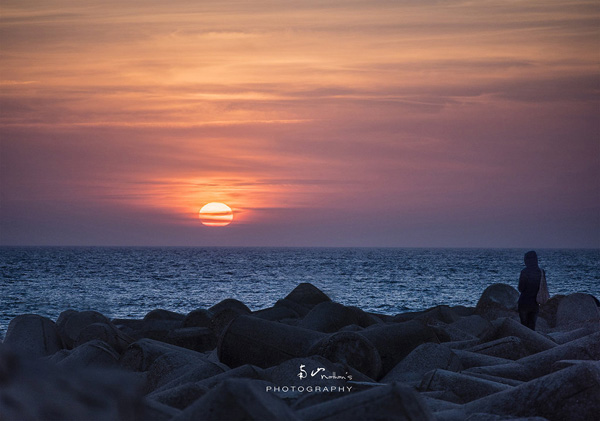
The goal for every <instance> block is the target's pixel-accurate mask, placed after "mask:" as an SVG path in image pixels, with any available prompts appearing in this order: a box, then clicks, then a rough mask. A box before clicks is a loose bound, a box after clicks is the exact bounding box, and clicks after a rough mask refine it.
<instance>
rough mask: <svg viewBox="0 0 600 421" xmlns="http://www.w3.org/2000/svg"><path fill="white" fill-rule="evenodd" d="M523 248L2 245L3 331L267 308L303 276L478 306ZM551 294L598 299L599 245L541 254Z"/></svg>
mask: <svg viewBox="0 0 600 421" xmlns="http://www.w3.org/2000/svg"><path fill="white" fill-rule="evenodd" d="M525 251H527V250H525V249H425V248H415V249H411V248H190V247H168V248H159V247H0V300H1V301H0V337H3V336H4V333H5V332H6V328H7V327H8V323H9V322H10V320H11V319H12V318H13V317H15V316H17V315H19V314H26V313H35V314H40V315H43V316H47V317H50V318H51V319H52V320H56V318H57V317H58V315H59V314H60V313H61V312H62V311H64V310H66V309H74V310H78V311H82V310H96V311H99V312H100V313H103V314H104V315H106V316H108V317H110V318H117V317H119V318H142V317H143V316H144V315H145V314H146V313H148V312H149V311H151V310H153V309H157V308H162V309H166V310H171V311H176V312H180V313H188V312H190V311H192V310H194V309H197V308H208V307H210V306H212V305H214V304H216V303H218V302H219V301H221V300H223V299H225V298H236V299H238V300H240V301H242V302H244V303H245V304H246V305H247V306H248V307H250V308H251V309H252V310H258V309H261V308H265V307H268V306H271V305H273V304H274V303H275V302H276V301H277V300H278V299H280V298H283V297H285V296H286V295H287V294H288V293H289V292H290V291H292V290H293V289H294V287H296V286H297V285H298V284H299V283H301V282H310V283H312V284H314V285H315V286H317V287H318V288H320V289H321V290H322V291H324V292H325V293H326V294H327V295H329V297H331V298H332V299H333V300H335V301H337V302H340V303H342V304H345V305H351V306H358V307H360V308H362V309H364V310H367V311H373V312H377V313H383V314H397V313H400V312H406V311H416V310H423V309H426V308H430V307H433V306H436V305H440V304H447V305H465V306H475V305H476V304H477V301H478V299H479V297H480V296H481V293H482V292H483V290H484V289H485V288H486V287H487V286H489V285H491V284H494V283H499V282H501V283H506V284H510V285H512V286H514V287H515V288H516V287H517V285H518V279H519V272H520V271H521V269H522V268H523V263H522V261H523V254H524V253H525ZM537 252H538V256H539V260H540V266H541V267H542V268H544V269H545V270H546V276H547V280H548V287H549V290H550V294H551V295H555V294H570V293H574V292H585V293H589V294H593V295H595V296H596V297H600V250H599V249H593V250H575V249H546V250H537Z"/></svg>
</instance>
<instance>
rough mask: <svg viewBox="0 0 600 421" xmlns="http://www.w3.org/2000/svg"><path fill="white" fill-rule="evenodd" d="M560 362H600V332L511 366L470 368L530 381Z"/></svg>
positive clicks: (544, 373) (518, 361) (475, 370)
mask: <svg viewBox="0 0 600 421" xmlns="http://www.w3.org/2000/svg"><path fill="white" fill-rule="evenodd" d="M560 360H600V332H598V333H594V334H592V335H588V336H585V337H583V338H580V339H576V340H574V341H571V342H568V343H566V344H564V345H559V346H556V347H554V348H551V349H549V350H547V351H542V352H538V353H537V354H533V355H530V356H528V357H525V358H521V359H520V360H517V361H515V362H513V363H510V364H501V365H494V366H489V367H475V368H469V369H468V371H472V372H474V373H483V374H489V375H492V376H498V377H505V378H509V379H515V380H522V381H529V380H533V379H536V378H538V377H541V376H545V375H547V374H549V373H550V372H551V370H552V365H553V364H554V363H556V362H557V361H560Z"/></svg>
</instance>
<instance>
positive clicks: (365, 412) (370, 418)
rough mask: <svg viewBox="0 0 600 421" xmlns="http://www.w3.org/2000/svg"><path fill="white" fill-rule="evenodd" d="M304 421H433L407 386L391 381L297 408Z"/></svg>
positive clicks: (422, 402)
mask: <svg viewBox="0 0 600 421" xmlns="http://www.w3.org/2000/svg"><path fill="white" fill-rule="evenodd" d="M298 417H299V418H300V419H303V420H307V421H333V420H363V421H375V420H392V419H393V420H399V421H403V420H423V421H428V420H431V421H433V420H434V419H435V418H434V417H433V414H432V412H431V411H430V409H429V408H428V407H427V405H426V404H425V402H424V401H423V399H422V398H421V397H420V396H419V395H418V394H417V393H416V392H415V391H414V390H412V389H411V388H409V387H407V386H404V385H401V384H400V383H393V384H390V385H386V386H381V387H376V388H372V389H370V390H366V391H364V392H358V393H347V394H346V395H345V396H343V397H340V398H337V399H333V400H330V401H328V402H325V403H321V404H318V405H312V406H309V407H308V408H305V409H302V410H300V411H298Z"/></svg>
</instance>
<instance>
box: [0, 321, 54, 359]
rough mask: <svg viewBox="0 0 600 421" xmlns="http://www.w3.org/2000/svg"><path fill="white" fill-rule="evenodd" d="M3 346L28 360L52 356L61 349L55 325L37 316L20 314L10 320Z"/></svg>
mask: <svg viewBox="0 0 600 421" xmlns="http://www.w3.org/2000/svg"><path fill="white" fill-rule="evenodd" d="M4 345H6V346H8V347H10V348H11V349H13V350H14V351H15V352H18V353H19V354H21V355H23V356H26V357H29V358H40V357H45V356H48V355H52V354H54V353H55V352H57V351H59V350H61V349H62V348H63V343H62V340H61V338H60V336H59V334H58V329H57V327H56V324H55V323H54V322H53V321H52V320H50V319H49V318H47V317H43V316H39V315H37V314H22V315H20V316H17V317H15V318H14V319H12V320H11V322H10V324H9V325H8V330H7V331H6V336H5V338H4Z"/></svg>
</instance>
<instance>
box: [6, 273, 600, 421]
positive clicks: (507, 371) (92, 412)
mask: <svg viewBox="0 0 600 421" xmlns="http://www.w3.org/2000/svg"><path fill="white" fill-rule="evenodd" d="M517 298H518V293H517V292H516V291H515V290H514V288H512V287H511V286H509V285H504V284H496V285H492V286H490V287H489V288H487V289H486V290H485V291H484V292H483V294H482V296H481V298H480V300H479V302H478V304H477V306H476V307H475V308H467V307H461V306H457V307H448V306H438V307H435V308H431V309H429V310H426V311H421V312H414V313H403V314H398V315H395V316H390V315H382V314H374V313H369V312H365V311H363V310H361V309H359V308H356V307H348V306H344V305H342V304H339V303H335V302H333V301H331V300H330V298H329V297H328V296H327V295H325V294H324V293H323V292H321V291H320V290H319V289H317V288H316V287H314V286H313V285H311V284H300V285H298V286H297V287H296V288H295V289H294V290H293V291H291V292H290V293H289V294H288V295H287V296H286V297H285V298H283V299H281V300H279V301H278V302H277V303H275V305H274V306H272V307H270V308H266V309H262V310H258V311H251V310H250V309H249V308H248V307H246V306H245V305H244V304H243V303H241V302H240V301H237V300H235V299H227V300H224V301H222V302H220V303H218V304H216V305H214V306H213V307H211V308H208V309H198V310H195V311H192V312H191V313H189V314H187V315H185V314H178V313H174V312H171V311H166V310H154V311H152V312H150V313H148V314H147V315H146V317H144V319H143V320H130V319H113V320H109V319H108V318H106V317H105V316H104V315H102V314H100V313H97V312H93V311H81V312H78V311H73V310H67V311H65V312H63V313H62V314H61V315H60V316H59V317H58V319H57V320H56V321H52V320H50V319H48V318H45V317H42V316H38V315H21V316H18V317H16V318H15V319H13V320H12V322H11V323H10V326H9V328H8V331H7V333H6V337H5V340H4V343H3V344H2V345H1V346H0V414H1V419H3V420H19V421H20V420H45V419H48V420H50V419H61V420H63V419H65V420H78V419H86V420H138V419H139V420H310V421H317V420H354V419H356V420H382V419H395V420H472V421H475V420H505V419H516V418H527V419H539V420H541V419H547V420H597V419H598V414H600V362H599V359H600V311H599V307H598V302H597V300H596V299H595V298H594V297H592V296H590V295H586V294H572V295H568V296H556V297H553V298H552V299H551V300H550V301H549V302H548V303H547V304H546V305H544V306H543V307H542V309H541V312H540V318H539V320H538V326H539V329H538V330H537V331H532V330H529V329H527V328H525V327H524V326H522V325H521V324H520V323H519V321H518V315H517V312H516V301H517Z"/></svg>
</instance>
